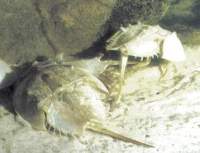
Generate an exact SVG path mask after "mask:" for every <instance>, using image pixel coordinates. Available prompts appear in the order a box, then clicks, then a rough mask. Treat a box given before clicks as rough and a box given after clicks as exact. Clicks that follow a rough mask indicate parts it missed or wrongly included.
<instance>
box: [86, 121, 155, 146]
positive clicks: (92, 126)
mask: <svg viewBox="0 0 200 153" xmlns="http://www.w3.org/2000/svg"><path fill="white" fill-rule="evenodd" d="M85 128H86V129H87V130H90V131H93V132H96V133H99V134H103V135H107V136H110V137H112V138H114V139H118V140H121V141H124V142H129V143H132V144H136V145H142V146H144V147H154V146H153V145H151V144H147V143H144V142H141V141H138V140H135V139H132V138H129V137H127V136H124V135H122V134H120V133H118V132H115V131H113V130H110V129H109V128H107V127H105V126H103V125H102V123H100V122H98V121H93V120H92V121H90V122H89V123H87V125H86V127H85Z"/></svg>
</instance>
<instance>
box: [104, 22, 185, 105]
mask: <svg viewBox="0 0 200 153" xmlns="http://www.w3.org/2000/svg"><path fill="white" fill-rule="evenodd" d="M106 50H108V51H120V53H121V68H120V69H121V72H120V86H121V87H120V89H119V94H118V95H119V96H118V98H117V100H116V101H117V102H119V101H120V98H121V94H122V85H123V82H124V75H125V69H126V65H127V60H128V56H134V57H138V58H140V59H141V60H143V58H146V59H147V63H146V64H145V65H148V64H149V63H150V60H148V59H151V58H152V59H153V58H154V57H158V58H160V59H165V60H167V61H170V62H179V61H183V60H185V58H186V57H185V53H184V49H183V46H182V43H181V41H180V40H179V38H178V37H177V34H176V32H170V31H168V30H165V29H163V28H161V27H160V26H159V25H156V26H150V25H145V24H142V23H138V24H136V25H129V26H128V27H127V28H124V27H121V29H120V30H119V31H118V32H116V33H115V34H114V35H113V36H112V37H111V38H110V39H108V40H107V46H106ZM160 70H162V68H160ZM161 73H163V72H162V71H161Z"/></svg>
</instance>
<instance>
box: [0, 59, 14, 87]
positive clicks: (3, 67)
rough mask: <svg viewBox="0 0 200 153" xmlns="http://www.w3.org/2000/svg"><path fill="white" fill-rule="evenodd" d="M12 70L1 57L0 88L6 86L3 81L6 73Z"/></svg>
mask: <svg viewBox="0 0 200 153" xmlns="http://www.w3.org/2000/svg"><path fill="white" fill-rule="evenodd" d="M11 71H12V69H11V68H10V66H9V65H8V64H7V63H5V62H4V61H2V60H1V59H0V89H2V88H3V87H4V86H3V81H4V79H5V77H6V75H7V74H9V73H10V72H11Z"/></svg>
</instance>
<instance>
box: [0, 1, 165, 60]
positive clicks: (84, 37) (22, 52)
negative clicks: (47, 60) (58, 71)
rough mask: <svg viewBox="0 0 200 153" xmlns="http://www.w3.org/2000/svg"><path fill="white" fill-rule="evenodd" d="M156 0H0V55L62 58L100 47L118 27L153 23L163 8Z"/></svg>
mask: <svg viewBox="0 0 200 153" xmlns="http://www.w3.org/2000/svg"><path fill="white" fill-rule="evenodd" d="M166 1H167V0H164V1H160V0H154V1H152V0H56V1H55V0H27V1H24V0H14V1H10V0H1V1H0V19H1V22H0V57H1V58H2V59H3V60H5V61H6V62H8V63H12V64H14V63H20V64H21V63H24V62H26V61H32V60H33V59H35V57H37V56H47V57H55V56H56V55H58V54H59V53H62V52H64V53H65V58H66V59H69V58H71V57H72V55H75V54H77V53H80V52H82V51H85V52H83V54H82V55H85V54H86V53H89V52H90V53H96V51H97V52H98V51H102V50H103V46H104V45H105V43H104V40H106V39H107V37H108V36H109V35H110V34H112V33H113V32H114V31H116V30H118V29H119V27H120V26H121V25H124V26H126V25H127V24H128V23H131V24H134V23H136V22H137V21H138V20H140V21H145V22H148V23H157V21H158V20H159V19H160V17H161V16H162V14H163V12H165V10H166V8H167V7H166V6H167V5H166V4H167V3H166Z"/></svg>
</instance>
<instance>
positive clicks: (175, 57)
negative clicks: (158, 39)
mask: <svg viewBox="0 0 200 153" xmlns="http://www.w3.org/2000/svg"><path fill="white" fill-rule="evenodd" d="M161 58H163V59H166V60H169V61H172V62H180V61H184V60H185V59H186V56H185V53H184V48H183V45H182V43H181V41H180V39H179V38H178V37H177V35H176V33H175V32H173V33H172V34H171V35H168V36H167V37H166V38H165V40H164V42H163V50H162V57H161Z"/></svg>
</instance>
